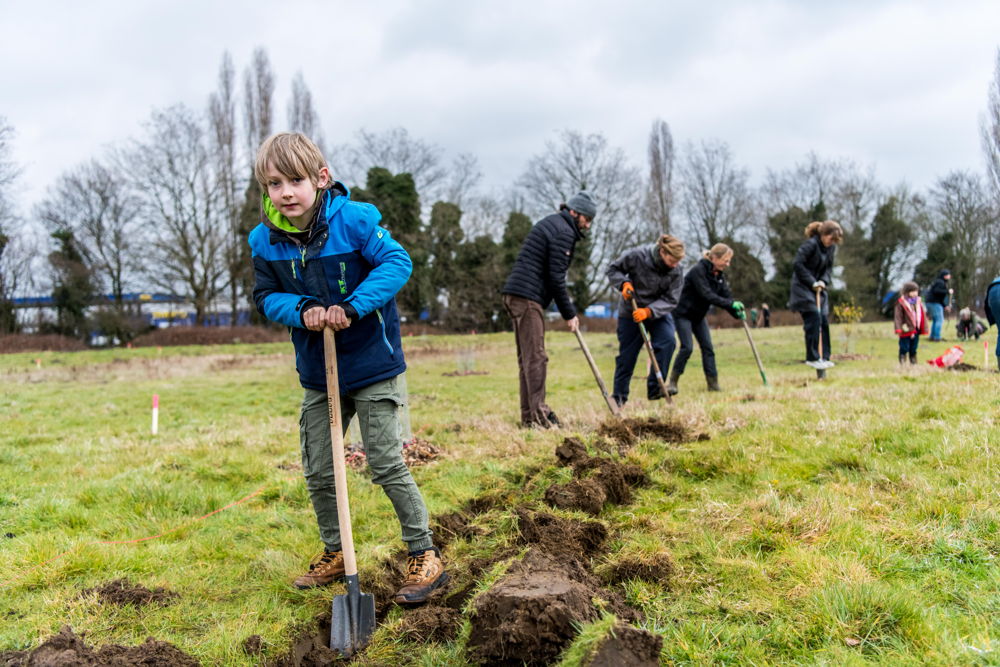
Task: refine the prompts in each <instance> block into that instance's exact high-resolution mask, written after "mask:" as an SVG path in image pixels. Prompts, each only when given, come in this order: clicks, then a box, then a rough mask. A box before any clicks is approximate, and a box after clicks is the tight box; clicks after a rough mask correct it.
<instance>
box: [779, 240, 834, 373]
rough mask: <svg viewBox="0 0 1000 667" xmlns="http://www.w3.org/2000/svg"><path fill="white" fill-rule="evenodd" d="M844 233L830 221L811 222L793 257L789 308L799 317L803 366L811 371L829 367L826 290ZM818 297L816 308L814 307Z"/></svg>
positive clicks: (828, 314) (828, 311)
mask: <svg viewBox="0 0 1000 667" xmlns="http://www.w3.org/2000/svg"><path fill="white" fill-rule="evenodd" d="M843 239H844V231H843V230H842V229H841V228H840V225H839V224H837V223H836V222H835V221H833V220H826V221H825V222H810V223H809V224H808V225H807V226H806V240H805V242H804V243H803V244H802V245H800V246H799V251H798V253H796V255H795V267H794V272H793V274H792V287H791V294H790V296H789V299H788V308H789V309H790V310H794V311H798V312H799V314H801V315H802V329H803V331H804V332H805V339H806V364H808V365H809V366H812V367H813V368H826V367H828V366H832V365H833V362H831V361H830V300H829V298H828V297H827V289H828V288H829V285H830V280H831V274H832V272H833V258H834V255H836V252H837V244H838V243H840V242H841V241H842V240H843ZM817 294H818V295H819V308H817V307H816V302H817V296H816V295H817ZM820 336H823V358H822V359H820V356H819V340H820Z"/></svg>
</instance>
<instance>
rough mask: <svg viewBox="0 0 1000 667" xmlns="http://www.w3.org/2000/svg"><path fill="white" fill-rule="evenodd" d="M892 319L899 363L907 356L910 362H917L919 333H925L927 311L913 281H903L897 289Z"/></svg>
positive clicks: (902, 362)
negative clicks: (901, 286)
mask: <svg viewBox="0 0 1000 667" xmlns="http://www.w3.org/2000/svg"><path fill="white" fill-rule="evenodd" d="M893 321H894V323H895V325H896V335H897V336H899V363H900V364H905V363H906V359H907V357H909V359H910V363H911V364H915V363H917V345H918V344H919V343H920V335H921V334H923V335H925V336H926V335H927V311H926V310H924V304H923V303H922V302H921V301H920V289H919V288H918V287H917V284H916V283H915V282H912V281H910V282H905V283H903V288H902V289H901V290H899V299H898V300H897V301H896V311H895V313H894V316H893Z"/></svg>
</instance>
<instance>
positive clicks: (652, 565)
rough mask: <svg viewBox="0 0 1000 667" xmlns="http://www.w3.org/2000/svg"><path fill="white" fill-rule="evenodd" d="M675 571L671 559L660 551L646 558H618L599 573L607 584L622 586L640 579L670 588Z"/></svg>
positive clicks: (675, 566) (675, 567)
mask: <svg viewBox="0 0 1000 667" xmlns="http://www.w3.org/2000/svg"><path fill="white" fill-rule="evenodd" d="M676 571H677V565H676V563H674V559H673V557H672V556H671V555H670V554H669V553H668V552H666V551H662V552H659V553H656V554H653V555H650V556H648V557H646V558H643V559H639V558H620V559H618V560H615V561H614V562H612V563H611V564H610V565H608V566H607V567H605V568H603V569H602V570H601V571H600V575H601V578H602V579H604V580H605V581H606V582H607V583H609V584H622V583H625V582H626V581H630V580H632V579H641V580H642V581H649V582H653V583H657V584H660V585H661V586H665V587H667V588H669V587H670V580H671V579H672V578H673V576H674V573H675V572H676Z"/></svg>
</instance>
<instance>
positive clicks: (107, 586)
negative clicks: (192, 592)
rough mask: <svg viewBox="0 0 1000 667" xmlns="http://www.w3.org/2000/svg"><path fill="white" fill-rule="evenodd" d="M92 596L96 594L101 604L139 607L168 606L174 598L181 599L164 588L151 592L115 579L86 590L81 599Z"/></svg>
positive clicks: (123, 580)
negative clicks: (150, 605) (151, 605)
mask: <svg viewBox="0 0 1000 667" xmlns="http://www.w3.org/2000/svg"><path fill="white" fill-rule="evenodd" d="M91 594H96V595H97V601H98V602H100V603H101V604H112V605H117V606H124V605H128V604H131V605H135V606H137V607H141V606H144V605H148V604H158V605H168V604H170V603H171V602H172V601H173V600H174V598H177V597H179V595H178V594H177V593H174V592H172V591H168V590H167V589H166V588H163V587H162V586H157V587H156V588H154V589H152V590H150V589H148V588H146V587H145V586H141V585H138V584H133V583H132V582H131V581H129V580H128V579H114V580H112V581H109V582H107V583H104V584H101V585H100V586H95V587H94V588H87V589H84V590H83V591H82V592H81V593H80V597H86V596H88V595H91Z"/></svg>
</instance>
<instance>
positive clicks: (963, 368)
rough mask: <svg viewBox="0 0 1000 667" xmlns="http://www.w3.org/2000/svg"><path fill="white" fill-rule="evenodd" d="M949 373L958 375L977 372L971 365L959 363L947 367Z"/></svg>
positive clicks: (976, 368)
mask: <svg viewBox="0 0 1000 667" xmlns="http://www.w3.org/2000/svg"><path fill="white" fill-rule="evenodd" d="M947 369H948V370H949V371H958V372H959V373H968V372H969V371H978V370H979V367H978V366H973V365H972V364H967V363H965V362H964V361H960V362H958V363H957V364H954V365H952V366H948V367H947Z"/></svg>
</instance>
